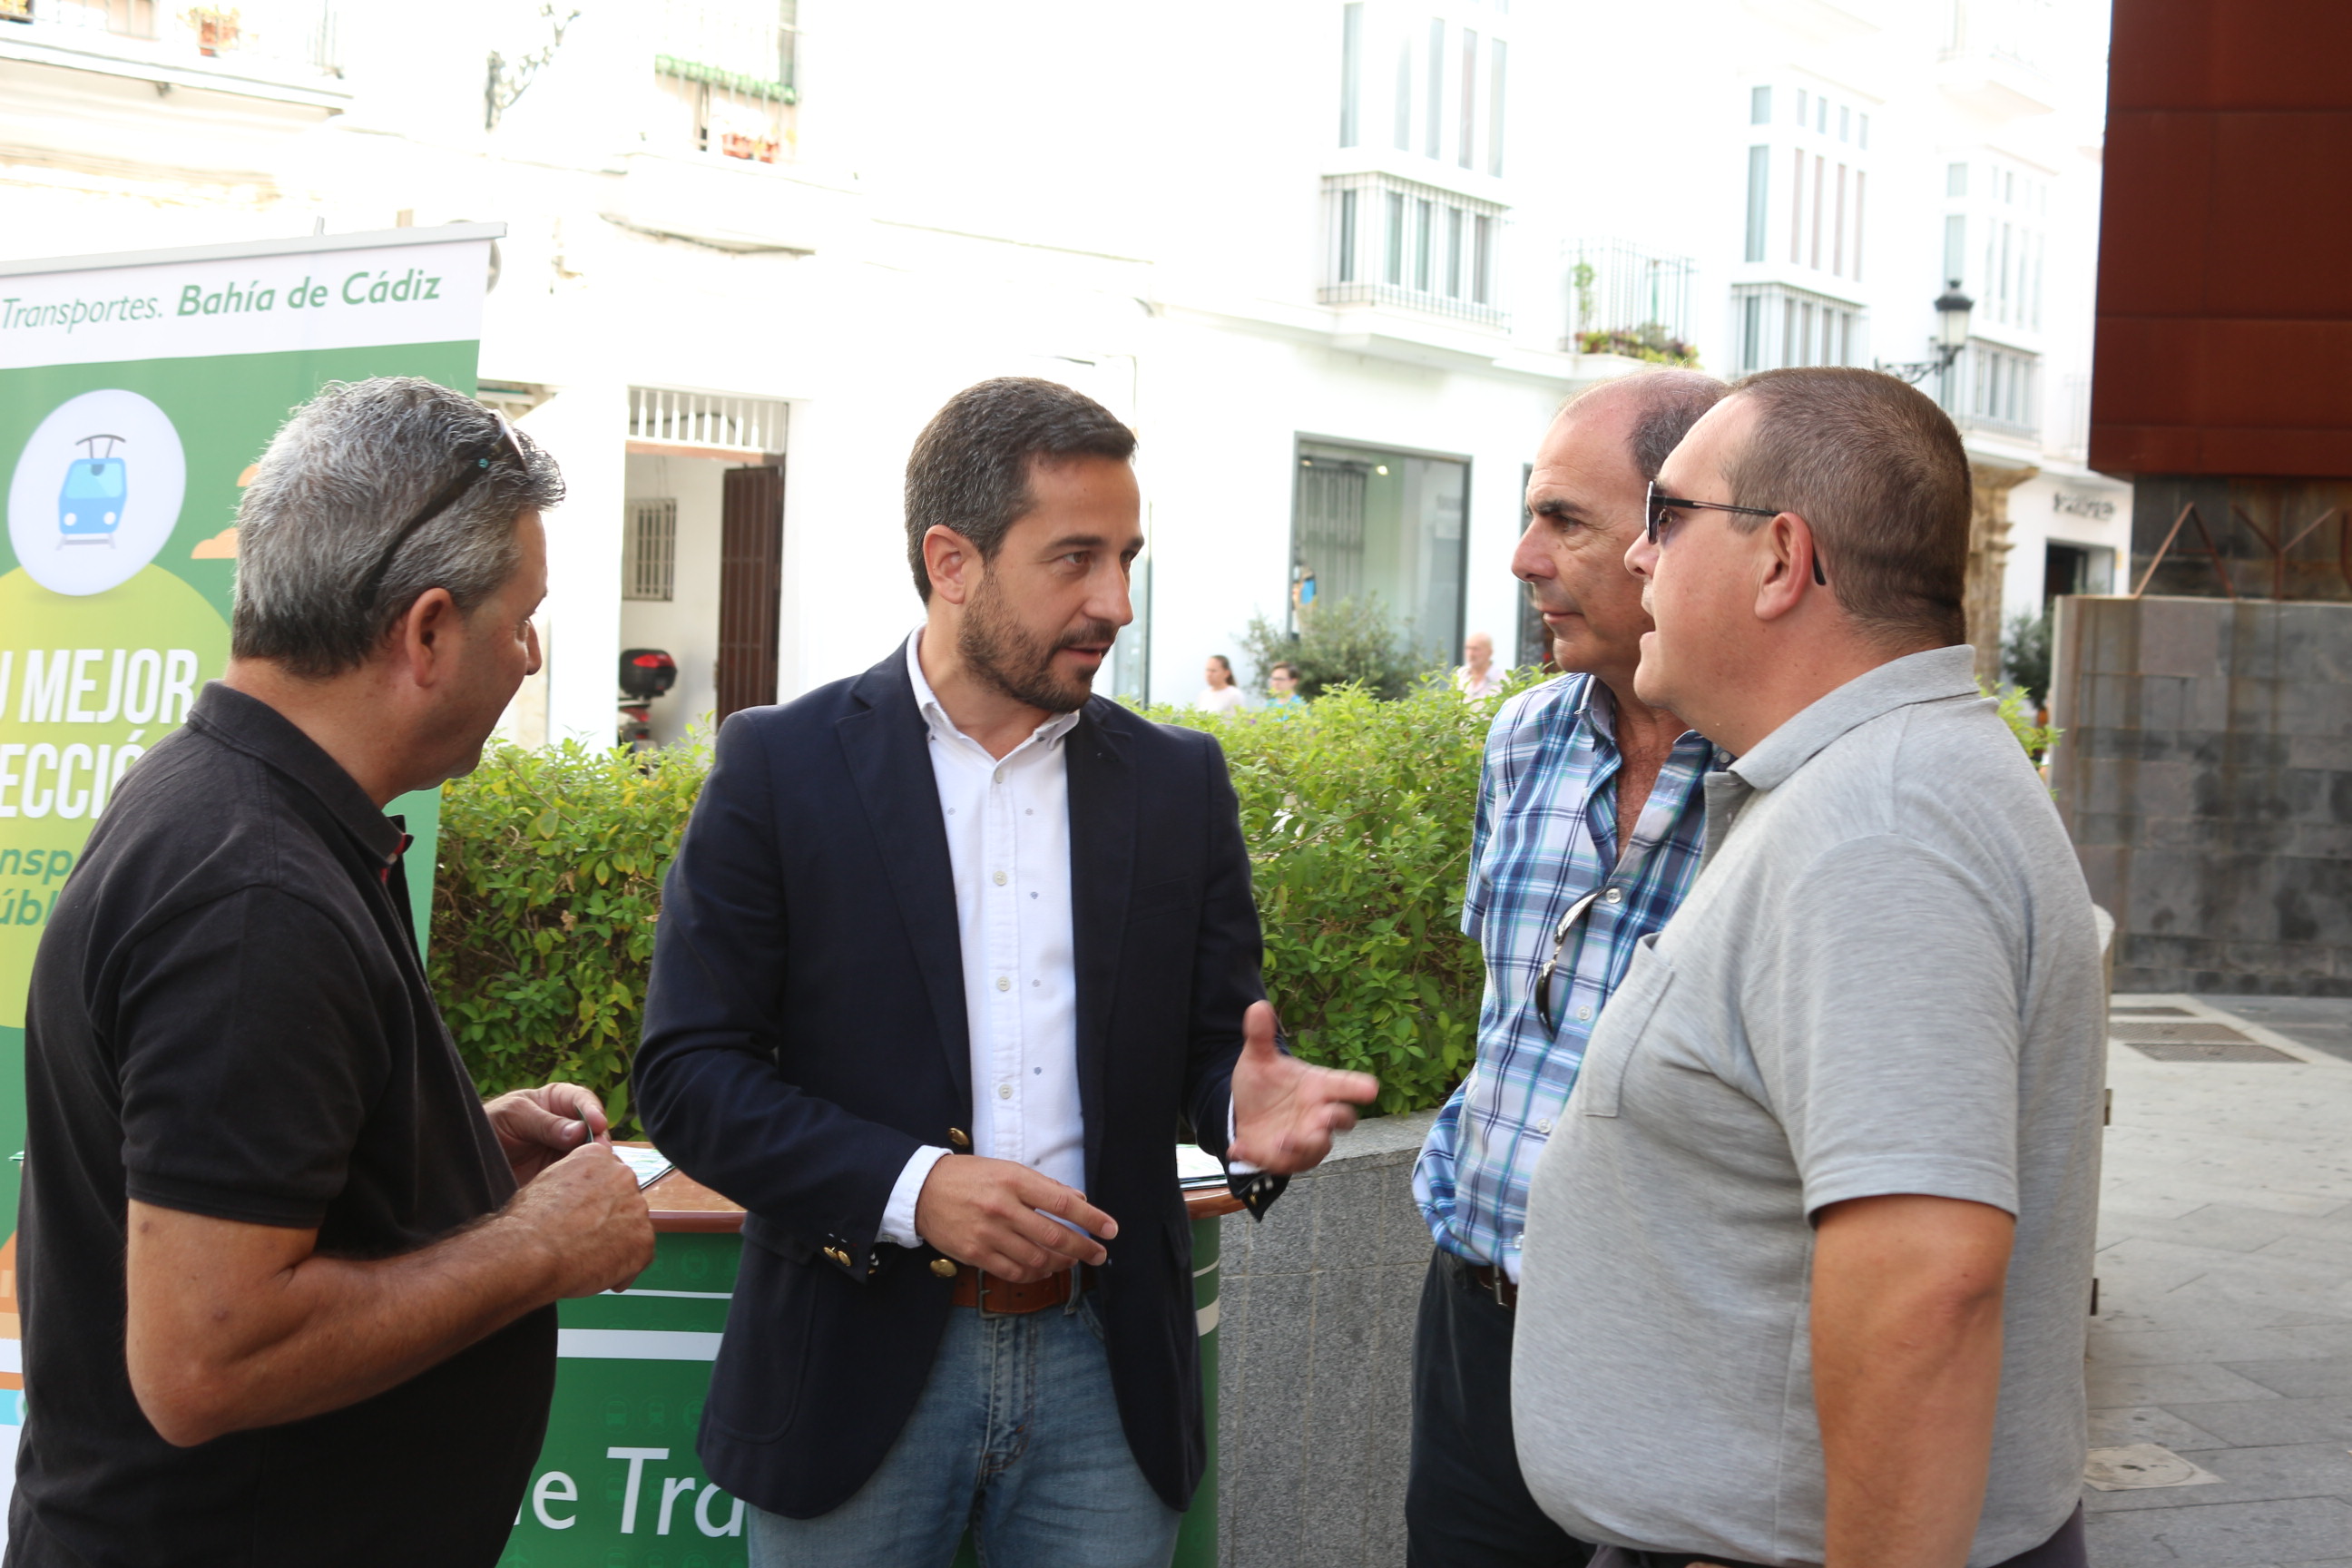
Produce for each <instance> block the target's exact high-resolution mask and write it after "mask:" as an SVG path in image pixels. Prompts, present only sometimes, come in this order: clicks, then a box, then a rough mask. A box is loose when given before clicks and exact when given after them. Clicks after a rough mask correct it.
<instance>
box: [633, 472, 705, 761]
mask: <svg viewBox="0 0 2352 1568" xmlns="http://www.w3.org/2000/svg"><path fill="white" fill-rule="evenodd" d="M730 466H732V465H730V464H728V463H725V462H721V461H719V460H718V459H715V458H667V457H663V458H656V457H645V456H638V455H632V456H631V457H630V458H629V459H628V466H627V471H628V480H627V489H628V500H629V503H630V504H629V511H630V514H631V515H632V516H634V515H635V503H636V502H638V501H640V500H675V501H676V502H677V577H676V580H675V583H674V592H675V595H676V596H675V597H674V598H672V599H670V600H668V601H667V602H666V603H665V602H663V601H660V600H652V599H624V600H623V601H621V633H620V637H621V647H624V648H632V647H655V648H660V649H662V650H663V651H665V652H667V654H668V655H669V656H670V657H671V658H675V659H676V660H677V685H676V686H673V687H672V688H670V690H669V694H668V695H667V696H666V697H657V698H656V699H654V701H653V704H652V714H651V717H652V722H653V730H654V739H655V740H656V742H660V743H662V744H664V745H667V744H668V743H669V742H672V741H675V740H677V738H678V737H679V736H680V735H683V734H684V733H686V731H688V729H689V728H690V727H692V726H693V725H695V724H697V723H702V724H706V725H707V724H708V723H709V720H710V716H711V715H712V714H713V713H714V712H716V711H717V710H718V705H719V536H720V522H721V518H720V509H721V507H722V505H723V492H724V490H725V489H726V475H727V470H728V468H730ZM615 673H616V674H617V673H618V672H617V671H615Z"/></svg>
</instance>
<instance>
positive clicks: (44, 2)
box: [0, 0, 349, 109]
mask: <svg viewBox="0 0 2352 1568" xmlns="http://www.w3.org/2000/svg"><path fill="white" fill-rule="evenodd" d="M336 9H337V6H336V0H237V4H236V5H194V6H191V7H189V8H187V9H184V10H175V9H173V7H172V6H171V5H168V4H158V3H157V0H0V58H7V59H16V60H24V61H27V62H30V63H34V64H39V65H52V66H61V67H65V68H69V69H79V70H92V71H98V72H100V73H103V74H105V75H109V76H126V77H133V78H137V79H142V80H149V81H153V82H154V83H156V84H157V85H158V86H159V87H191V88H203V89H210V90H214V91H220V92H230V93H236V94H239V95H242V96H247V97H261V98H269V99H276V100H284V101H289V102H296V103H304V104H309V105H311V106H313V107H318V108H327V109H341V108H342V107H343V106H344V104H345V103H346V102H347V101H348V100H349V94H348V93H347V92H345V91H344V90H343V89H342V86H341V77H342V74H343V71H342V57H341V47H340V45H339V42H338V39H337V36H336V33H337V29H336Z"/></svg>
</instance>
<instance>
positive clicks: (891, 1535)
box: [747, 1296, 1184, 1568]
mask: <svg viewBox="0 0 2352 1568" xmlns="http://www.w3.org/2000/svg"><path fill="white" fill-rule="evenodd" d="M747 1511H748V1513H749V1515H750V1531H749V1533H750V1541H749V1544H750V1547H751V1568H948V1564H949V1563H950V1561H951V1560H952V1559H953V1558H954V1556H955V1551H956V1542H958V1541H959V1540H960V1539H961V1537H962V1535H963V1532H964V1531H965V1530H966V1529H967V1528H969V1529H970V1530H971V1535H972V1542H973V1544H974V1545H975V1546H976V1547H977V1548H978V1550H979V1553H980V1561H981V1563H982V1568H1167V1564H1168V1561H1169V1559H1170V1558H1171V1557H1172V1556H1173V1555H1174V1554H1175V1551H1176V1530H1177V1526H1178V1525H1179V1524H1181V1522H1182V1521H1183V1517H1184V1516H1183V1515H1182V1514H1181V1513H1178V1512H1177V1511H1176V1510H1174V1509H1172V1508H1170V1507H1169V1506H1168V1505H1167V1504H1166V1503H1164V1502H1162V1501H1160V1496H1159V1494H1158V1493H1156V1492H1154V1491H1153V1490H1152V1489H1151V1484H1150V1482H1149V1481H1146V1480H1145V1479H1143V1472H1142V1471H1141V1470H1140V1469H1139V1468H1137V1467H1136V1463H1135V1458H1134V1456H1133V1455H1132V1454H1131V1453H1129V1450H1128V1446H1127V1434H1126V1433H1125V1432H1124V1431H1123V1430H1121V1429H1120V1426H1119V1424H1118V1403H1117V1401H1116V1400H1115V1399H1114V1398H1113V1396H1112V1394H1111V1386H1110V1359H1109V1357H1108V1355H1107V1354H1106V1353H1105V1352H1104V1350H1103V1342H1102V1324H1101V1321H1100V1320H1099V1319H1097V1317H1096V1316H1095V1311H1094V1303H1093V1301H1092V1300H1090V1299H1089V1298H1087V1297H1084V1296H1081V1297H1079V1298H1078V1300H1076V1302H1075V1303H1073V1304H1072V1305H1071V1306H1069V1307H1064V1308H1054V1307H1048V1308H1046V1309H1045V1310H1043V1311H1039V1312H1028V1313H1024V1314H1023V1315H1021V1316H1019V1317H1013V1316H1009V1315H999V1314H996V1313H992V1312H981V1311H977V1310H973V1309H972V1308H970V1307H958V1308H956V1309H954V1310H952V1311H951V1312H950V1313H949V1316H948V1328H947V1332H946V1333H945V1334H943V1335H942V1336H941V1337H940V1351H939V1357H938V1359H937V1360H936V1361H934V1362H933V1363H931V1376H930V1381H929V1382H928V1383H926V1384H924V1385H923V1394H922V1397H921V1398H920V1399H919V1400H918V1401H917V1402H916V1404H915V1413H914V1414H913V1415H910V1416H908V1418H907V1426H906V1429H905V1430H904V1431H902V1432H900V1433H899V1434H898V1442H897V1443H896V1444H894V1445H893V1446H892V1447H891V1449H890V1452H889V1453H888V1454H887V1455H886V1456H885V1457H884V1458H883V1460H882V1465H881V1468H879V1469H877V1470H876V1471H875V1472H874V1474H873V1476H872V1477H871V1478H870V1479H868V1480H867V1481H866V1484H865V1485H864V1486H863V1487H861V1488H859V1489H858V1490H857V1492H856V1495H855V1496H853V1497H852V1498H851V1499H850V1500H848V1501H847V1502H845V1503H843V1504H842V1505H841V1506H840V1507H839V1508H836V1509H835V1510H833V1511H832V1512H831V1513H827V1514H822V1515H820V1516H818V1517H817V1518H815V1519H787V1518H785V1517H784V1516H783V1515H782V1514H775V1513H768V1512H764V1511H762V1510H758V1509H751V1510H747Z"/></svg>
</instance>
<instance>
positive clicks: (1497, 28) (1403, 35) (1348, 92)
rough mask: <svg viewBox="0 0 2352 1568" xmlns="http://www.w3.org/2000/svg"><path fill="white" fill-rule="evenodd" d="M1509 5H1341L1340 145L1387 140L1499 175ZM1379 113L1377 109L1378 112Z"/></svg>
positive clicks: (1459, 1) (1384, 1)
mask: <svg viewBox="0 0 2352 1568" xmlns="http://www.w3.org/2000/svg"><path fill="white" fill-rule="evenodd" d="M1509 14H1510V8H1509V7H1508V6H1507V5H1499V4H1489V5H1477V4H1474V3H1465V0H1439V3H1438V4H1437V5H1435V6H1434V7H1432V6H1431V5H1428V4H1425V3H1423V4H1408V3H1406V0H1348V3H1347V4H1345V5H1341V6H1340V7H1339V145H1340V146H1342V147H1357V146H1362V145H1365V144H1367V143H1368V142H1370V141H1371V140H1372V139H1373V138H1374V136H1375V135H1376V134H1377V132H1374V131H1372V130H1371V127H1373V126H1376V125H1380V124H1381V123H1383V122H1385V123H1386V125H1387V126H1388V128H1389V129H1388V135H1387V137H1386V140H1387V142H1388V143H1389V144H1390V145H1391V146H1392V147H1394V148H1395V149H1396V150H1397V151H1398V152H1401V153H1417V154H1419V155H1420V156H1422V157H1424V158H1428V159H1431V160H1433V161H1434V162H1437V163H1444V164H1446V165H1448V166H1449V167H1452V168H1455V169H1466V170H1470V171H1473V172H1475V173H1483V174H1489V175H1493V176H1496V177H1500V176H1501V174H1502V173H1503V168H1504V147H1505V142H1506V140H1507V137H1506V131H1507V124H1508V119H1509V117H1508V115H1507V111H1506V110H1507V87H1508V81H1509V76H1510V43H1509V40H1508V39H1507V37H1504V36H1503V34H1502V25H1503V20H1504V18H1506V17H1507V16H1509ZM1383 110H1385V113H1383Z"/></svg>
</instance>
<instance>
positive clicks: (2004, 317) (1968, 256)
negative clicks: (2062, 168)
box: [1943, 151, 2050, 332]
mask: <svg viewBox="0 0 2352 1568" xmlns="http://www.w3.org/2000/svg"><path fill="white" fill-rule="evenodd" d="M2049 218H2050V176H2049V175H2048V174H2047V173H2046V172H2044V171H2042V170H2039V169H2035V168H2032V167H2031V166H2029V165H2026V164H2023V163H2018V162H2016V161H2015V160H2012V159H2009V158H2005V157H2000V156H1996V155H1994V154H1991V153H1985V152H1982V151H1974V152H1971V153H1968V154H1966V155H1964V156H1956V157H1954V158H1952V159H1951V160H1950V161H1949V162H1948V163H1946V165H1945V171H1944V218H1943V226H1944V245H1943V258H1944V276H1945V278H1946V279H1948V280H1953V281H1957V282H1958V284H1959V285H1960V288H1961V289H1962V291H1964V292H1965V293H1967V294H1968V295H1969V297H1970V298H1971V299H1973V300H1975V301H1976V315H1975V320H1976V321H1977V322H1978V324H1979V325H1980V326H1988V327H1994V328H2006V329H2008V331H2011V332H2038V331H2041V330H2042V282H2043V274H2044V272H2045V270H2046V268H2047V263H2048V252H2049V246H2050V233H2049Z"/></svg>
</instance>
